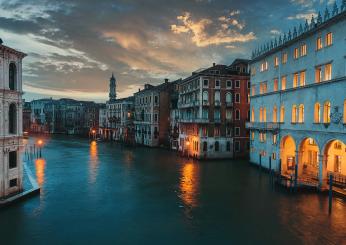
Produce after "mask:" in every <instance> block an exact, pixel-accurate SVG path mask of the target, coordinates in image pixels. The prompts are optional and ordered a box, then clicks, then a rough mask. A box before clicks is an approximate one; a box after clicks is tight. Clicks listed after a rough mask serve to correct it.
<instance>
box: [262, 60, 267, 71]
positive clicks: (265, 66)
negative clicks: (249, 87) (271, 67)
mask: <svg viewBox="0 0 346 245" xmlns="http://www.w3.org/2000/svg"><path fill="white" fill-rule="evenodd" d="M267 70H268V61H264V62H263V63H262V64H261V71H267Z"/></svg>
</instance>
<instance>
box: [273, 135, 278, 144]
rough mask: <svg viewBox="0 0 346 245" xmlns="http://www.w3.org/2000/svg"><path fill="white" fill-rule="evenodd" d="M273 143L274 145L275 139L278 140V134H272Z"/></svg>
mask: <svg viewBox="0 0 346 245" xmlns="http://www.w3.org/2000/svg"><path fill="white" fill-rule="evenodd" d="M272 140H273V145H276V143H277V141H278V135H277V134H273V138H272Z"/></svg>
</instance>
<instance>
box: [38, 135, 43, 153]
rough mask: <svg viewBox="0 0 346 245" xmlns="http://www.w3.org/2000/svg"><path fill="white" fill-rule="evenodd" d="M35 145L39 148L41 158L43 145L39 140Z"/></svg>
mask: <svg viewBox="0 0 346 245" xmlns="http://www.w3.org/2000/svg"><path fill="white" fill-rule="evenodd" d="M37 144H38V147H39V150H40V152H39V158H42V145H43V140H41V139H39V140H38V141H37Z"/></svg>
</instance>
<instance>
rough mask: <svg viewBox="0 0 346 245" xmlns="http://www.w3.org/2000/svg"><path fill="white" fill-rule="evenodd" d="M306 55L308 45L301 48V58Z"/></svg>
mask: <svg viewBox="0 0 346 245" xmlns="http://www.w3.org/2000/svg"><path fill="white" fill-rule="evenodd" d="M306 53H307V48H306V44H302V46H300V56H305V55H306Z"/></svg>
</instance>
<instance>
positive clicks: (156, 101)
mask: <svg viewBox="0 0 346 245" xmlns="http://www.w3.org/2000/svg"><path fill="white" fill-rule="evenodd" d="M154 101H155V105H157V104H158V103H159V97H158V96H157V95H155V97H154Z"/></svg>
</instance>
